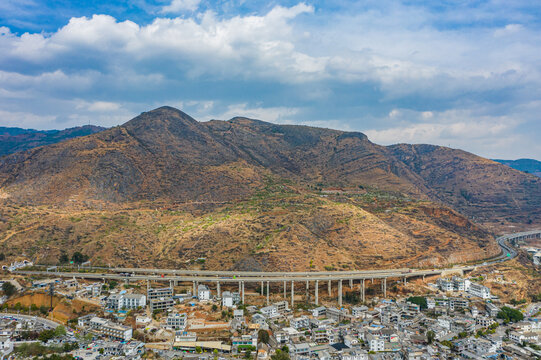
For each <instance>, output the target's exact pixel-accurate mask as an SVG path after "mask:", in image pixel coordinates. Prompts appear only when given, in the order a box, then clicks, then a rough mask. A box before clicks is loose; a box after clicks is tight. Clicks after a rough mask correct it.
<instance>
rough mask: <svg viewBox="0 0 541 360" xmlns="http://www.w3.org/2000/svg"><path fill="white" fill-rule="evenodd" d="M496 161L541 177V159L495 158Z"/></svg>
mask: <svg viewBox="0 0 541 360" xmlns="http://www.w3.org/2000/svg"><path fill="white" fill-rule="evenodd" d="M494 161H497V162H499V163H500V164H504V165H507V166H510V167H512V168H513V169H516V170H520V171H524V172H527V173H530V174H533V175H535V176H539V177H541V161H537V160H534V159H518V160H501V159H494Z"/></svg>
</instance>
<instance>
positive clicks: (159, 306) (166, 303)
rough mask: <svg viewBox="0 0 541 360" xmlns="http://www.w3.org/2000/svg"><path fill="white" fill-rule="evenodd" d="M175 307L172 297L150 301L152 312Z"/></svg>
mask: <svg viewBox="0 0 541 360" xmlns="http://www.w3.org/2000/svg"><path fill="white" fill-rule="evenodd" d="M174 305H175V301H174V300H173V298H171V297H162V298H158V299H152V300H150V311H155V310H167V309H169V308H172V307H173V306H174Z"/></svg>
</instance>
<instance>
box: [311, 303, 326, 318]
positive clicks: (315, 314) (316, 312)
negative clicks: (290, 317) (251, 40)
mask: <svg viewBox="0 0 541 360" xmlns="http://www.w3.org/2000/svg"><path fill="white" fill-rule="evenodd" d="M326 314H327V308H326V307H325V306H320V307H317V308H315V309H312V316H313V317H319V316H325V315H326Z"/></svg>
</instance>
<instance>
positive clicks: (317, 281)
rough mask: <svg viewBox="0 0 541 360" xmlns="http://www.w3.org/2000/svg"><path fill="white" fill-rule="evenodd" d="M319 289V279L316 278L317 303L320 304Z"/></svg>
mask: <svg viewBox="0 0 541 360" xmlns="http://www.w3.org/2000/svg"><path fill="white" fill-rule="evenodd" d="M318 290H319V280H316V305H319V304H318V303H319V297H318V293H317V292H318Z"/></svg>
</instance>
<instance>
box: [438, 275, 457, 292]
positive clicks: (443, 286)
mask: <svg viewBox="0 0 541 360" xmlns="http://www.w3.org/2000/svg"><path fill="white" fill-rule="evenodd" d="M436 283H437V284H438V287H439V288H440V290H441V291H453V290H454V286H453V281H452V280H450V279H445V278H439V279H438V280H437V281H436Z"/></svg>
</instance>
